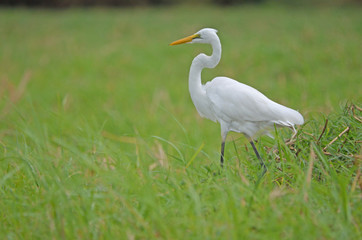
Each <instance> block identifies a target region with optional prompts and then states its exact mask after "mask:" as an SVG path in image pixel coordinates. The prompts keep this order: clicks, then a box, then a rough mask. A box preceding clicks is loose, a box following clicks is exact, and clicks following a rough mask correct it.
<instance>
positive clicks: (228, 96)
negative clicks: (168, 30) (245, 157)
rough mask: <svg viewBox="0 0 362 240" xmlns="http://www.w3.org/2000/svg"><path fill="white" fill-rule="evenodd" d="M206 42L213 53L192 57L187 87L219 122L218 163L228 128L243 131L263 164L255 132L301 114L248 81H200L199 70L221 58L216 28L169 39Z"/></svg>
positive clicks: (298, 119) (202, 110)
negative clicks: (267, 95) (255, 140)
mask: <svg viewBox="0 0 362 240" xmlns="http://www.w3.org/2000/svg"><path fill="white" fill-rule="evenodd" d="M183 43H207V44H211V46H212V50H213V52H212V55H211V56H208V55H205V54H203V53H201V54H199V55H198V56H196V57H195V58H194V60H193V61H192V64H191V68H190V74H189V91H190V95H191V99H192V101H193V103H194V105H195V107H196V109H197V111H198V113H199V114H200V115H201V116H202V117H205V118H208V119H210V120H212V121H214V122H216V121H217V122H219V123H220V126H221V137H222V143H221V157H220V162H221V166H223V163H224V148H225V140H226V136H227V134H228V132H230V131H233V132H238V133H243V134H244V135H245V136H246V137H247V138H248V140H249V142H250V144H251V145H252V147H253V150H254V152H255V154H256V156H257V157H258V159H259V161H260V164H261V165H262V166H263V167H264V172H265V170H266V167H265V165H264V163H263V160H262V159H261V157H260V155H259V153H258V151H257V149H256V147H255V145H254V142H253V137H255V136H256V135H258V134H268V135H269V133H268V129H272V128H273V127H274V126H277V127H289V128H292V129H293V130H294V132H296V131H295V128H294V125H301V124H303V123H304V119H303V116H302V115H301V114H300V113H299V112H297V111H295V110H293V109H290V108H288V107H285V106H283V105H280V104H278V103H276V102H274V101H272V100H270V99H269V98H267V97H266V96H264V95H263V94H262V93H261V92H259V91H258V90H256V89H255V88H252V87H250V86H248V85H245V84H243V83H240V82H238V81H235V80H234V79H231V78H227V77H216V78H214V79H213V80H212V81H210V82H207V83H206V84H205V85H203V84H202V82H201V71H202V70H203V69H204V68H214V67H216V65H217V64H218V63H219V61H220V58H221V43H220V39H219V37H218V36H217V30H215V29H212V28H204V29H201V30H200V31H198V32H197V33H195V34H193V35H191V36H188V37H185V38H182V39H180V40H177V41H174V42H172V43H171V44H170V45H178V44H183Z"/></svg>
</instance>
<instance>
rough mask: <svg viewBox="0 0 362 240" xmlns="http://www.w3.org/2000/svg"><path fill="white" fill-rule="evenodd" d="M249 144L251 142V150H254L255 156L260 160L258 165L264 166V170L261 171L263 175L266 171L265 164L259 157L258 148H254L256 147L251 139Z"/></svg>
mask: <svg viewBox="0 0 362 240" xmlns="http://www.w3.org/2000/svg"><path fill="white" fill-rule="evenodd" d="M250 144H251V146H252V147H253V150H254V152H255V155H256V157H257V158H258V159H259V161H260V165H261V166H262V167H263V168H264V172H263V175H264V173H265V172H266V166H265V164H264V162H263V159H262V158H261V157H260V155H259V152H258V150H256V147H255V145H254V142H253V140H251V141H250Z"/></svg>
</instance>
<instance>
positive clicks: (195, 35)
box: [170, 34, 200, 46]
mask: <svg viewBox="0 0 362 240" xmlns="http://www.w3.org/2000/svg"><path fill="white" fill-rule="evenodd" d="M198 37H200V35H199V34H194V35H191V36H188V37H185V38H181V39H179V40H176V41H174V42H172V43H170V45H171V46H173V45H178V44H183V43H188V42H191V41H192V40H193V39H195V38H198Z"/></svg>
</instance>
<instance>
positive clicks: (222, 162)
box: [220, 141, 225, 167]
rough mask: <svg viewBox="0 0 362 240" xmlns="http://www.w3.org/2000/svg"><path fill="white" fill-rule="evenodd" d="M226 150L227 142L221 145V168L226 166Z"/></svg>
mask: <svg viewBox="0 0 362 240" xmlns="http://www.w3.org/2000/svg"><path fill="white" fill-rule="evenodd" d="M224 149H225V141H222V143H221V157H220V165H221V167H223V166H224Z"/></svg>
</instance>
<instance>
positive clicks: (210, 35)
mask: <svg viewBox="0 0 362 240" xmlns="http://www.w3.org/2000/svg"><path fill="white" fill-rule="evenodd" d="M216 33H217V30H216V29H213V28H203V29H201V30H200V31H198V32H197V33H195V34H193V35H190V36H188V37H185V38H182V39H179V40H177V41H174V42H172V43H170V45H171V46H173V45H178V44H183V43H211V41H212V40H213V39H215V38H217V34H216Z"/></svg>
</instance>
